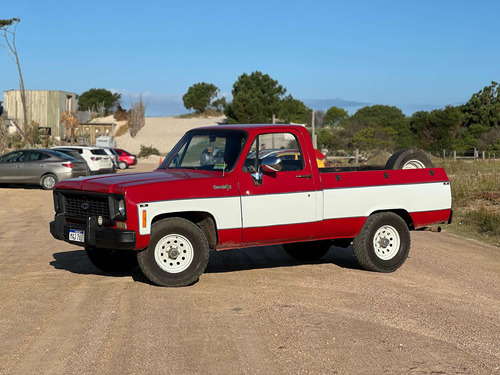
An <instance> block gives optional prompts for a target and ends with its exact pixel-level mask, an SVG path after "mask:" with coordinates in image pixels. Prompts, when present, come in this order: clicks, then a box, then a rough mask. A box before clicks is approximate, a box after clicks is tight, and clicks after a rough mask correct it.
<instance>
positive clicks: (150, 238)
mask: <svg viewBox="0 0 500 375" xmlns="http://www.w3.org/2000/svg"><path fill="white" fill-rule="evenodd" d="M414 155H416V154H415V153H413V154H412V150H407V151H405V152H398V153H396V154H394V155H393V157H391V159H389V161H388V164H387V165H389V167H392V168H398V167H400V166H401V165H403V164H404V165H405V166H406V167H410V168H413V169H387V165H386V168H380V169H379V170H375V169H368V168H367V169H366V170H360V169H359V168H352V167H351V168H339V167H333V168H318V164H317V161H316V154H315V150H314V148H313V145H312V142H311V139H310V137H309V134H308V132H307V130H306V129H305V128H304V127H302V126H295V125H236V126H230V125H227V126H214V127H206V128H198V129H193V130H191V131H189V132H187V133H186V134H185V136H184V137H183V138H182V139H181V140H180V141H179V142H178V144H177V145H176V146H175V147H174V149H173V150H172V151H171V152H170V154H169V155H168V156H167V157H166V158H165V161H164V162H163V163H162V164H161V165H160V166H159V168H158V169H156V170H155V171H152V172H147V173H124V174H118V175H107V176H98V177H87V178H78V179H72V180H65V181H60V182H59V183H58V184H57V185H56V188H55V190H54V206H55V211H56V214H55V220H54V221H52V222H51V223H50V232H51V233H52V235H53V236H54V237H55V238H56V239H59V240H63V241H67V242H70V243H72V244H76V245H81V246H84V247H85V250H86V252H87V254H88V256H89V258H90V260H91V262H92V263H93V264H94V265H95V266H96V267H98V268H99V269H101V270H103V271H126V270H130V269H132V268H134V267H136V266H137V264H139V266H140V268H141V270H142V271H143V273H144V274H145V275H146V277H147V278H148V279H149V280H150V281H151V282H153V283H155V284H157V285H162V286H183V285H189V284H192V283H194V282H196V281H197V280H198V278H199V277H200V275H201V274H202V273H203V272H204V270H205V268H206V266H207V263H208V259H209V251H210V250H225V249H232V248H242V247H249V246H259V245H270V244H282V245H283V247H284V249H285V250H286V251H287V253H288V254H290V255H291V256H292V257H294V258H296V259H299V260H304V261H312V260H316V259H319V258H320V257H322V256H323V255H325V253H326V252H327V251H328V249H329V248H330V246H331V245H337V246H343V247H347V246H349V245H350V244H351V243H352V244H353V248H354V253H355V255H356V257H357V259H358V261H359V263H360V265H361V266H362V267H363V268H365V269H368V270H372V271H380V272H392V271H395V270H396V269H397V268H399V267H400V266H401V265H402V264H403V263H404V261H405V260H406V258H407V257H408V253H409V250H410V233H409V231H410V230H416V229H422V228H426V227H429V226H431V225H435V224H439V223H449V222H451V217H452V211H451V191H450V182H449V180H448V177H447V176H446V173H445V171H444V170H443V169H442V168H422V167H425V166H426V164H425V162H423V161H421V160H419V159H418V158H413V156H414ZM402 163H403V164H402Z"/></svg>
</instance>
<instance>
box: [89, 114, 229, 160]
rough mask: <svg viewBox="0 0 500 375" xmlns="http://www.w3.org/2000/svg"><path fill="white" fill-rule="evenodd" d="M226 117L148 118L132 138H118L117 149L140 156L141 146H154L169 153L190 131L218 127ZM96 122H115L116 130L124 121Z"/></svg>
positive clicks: (100, 119)
mask: <svg viewBox="0 0 500 375" xmlns="http://www.w3.org/2000/svg"><path fill="white" fill-rule="evenodd" d="M224 119H225V117H224V116H220V117H199V118H177V117H146V125H145V126H144V127H143V128H142V129H141V130H140V131H139V133H137V135H136V136H135V138H132V137H131V136H130V134H129V133H126V134H125V135H122V136H120V137H116V138H115V141H116V147H119V148H123V149H125V150H127V151H129V152H131V153H133V154H138V153H139V151H140V150H141V145H144V146H153V147H155V148H157V149H158V151H160V152H161V153H162V154H166V153H168V152H169V151H170V150H171V149H172V147H173V146H175V144H176V143H177V141H178V140H179V139H180V138H181V137H182V136H183V135H184V133H185V132H187V131H188V130H190V129H193V128H197V127H200V126H210V125H218V124H219V123H221V122H223V121H224ZM94 122H114V123H116V125H117V126H116V128H115V132H116V130H117V129H118V128H119V127H120V126H122V125H123V124H124V123H125V122H124V121H116V120H115V119H114V117H113V116H108V117H105V118H99V119H95V120H94Z"/></svg>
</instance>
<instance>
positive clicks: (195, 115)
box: [176, 109, 224, 118]
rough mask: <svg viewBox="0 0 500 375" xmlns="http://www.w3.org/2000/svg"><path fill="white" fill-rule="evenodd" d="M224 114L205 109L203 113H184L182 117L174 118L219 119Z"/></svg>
mask: <svg viewBox="0 0 500 375" xmlns="http://www.w3.org/2000/svg"><path fill="white" fill-rule="evenodd" d="M223 115H224V113H223V112H220V111H216V110H213V109H207V110H206V111H205V112H203V113H186V114H184V115H179V116H176V117H177V118H198V117H219V116H223Z"/></svg>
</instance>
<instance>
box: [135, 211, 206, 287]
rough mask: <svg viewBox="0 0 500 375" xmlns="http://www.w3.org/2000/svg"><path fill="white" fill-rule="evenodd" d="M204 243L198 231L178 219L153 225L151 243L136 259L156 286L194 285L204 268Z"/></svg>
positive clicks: (190, 224) (203, 237) (192, 225)
mask: <svg viewBox="0 0 500 375" xmlns="http://www.w3.org/2000/svg"><path fill="white" fill-rule="evenodd" d="M208 257H209V248H208V242H207V239H206V237H205V235H204V234H203V232H202V231H201V229H200V228H199V227H198V226H197V225H196V224H194V223H192V222H191V221H188V220H186V219H182V218H168V219H163V220H160V221H157V222H156V223H154V224H153V226H152V227H151V239H150V242H149V246H148V248H147V249H146V250H143V251H141V252H139V254H138V255H137V259H138V261H139V267H140V268H141V270H142V272H143V273H144V275H145V276H146V277H147V278H148V279H149V280H150V281H151V282H152V283H154V284H156V285H159V286H187V285H191V284H193V283H195V282H196V281H197V280H198V279H199V277H200V275H201V274H202V273H203V272H204V271H205V268H206V267H207V264H208Z"/></svg>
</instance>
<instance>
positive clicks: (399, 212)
mask: <svg viewBox="0 0 500 375" xmlns="http://www.w3.org/2000/svg"><path fill="white" fill-rule="evenodd" d="M381 212H392V213H394V214H396V215H398V216H399V217H401V219H403V220H404V222H405V223H406V225H407V226H408V229H409V230H414V229H415V224H414V223H413V219H412V218H411V215H410V214H409V213H408V211H406V210H405V209H402V208H400V209H387V210H377V211H374V212H372V213H371V214H370V215H369V216H372V215H375V214H378V213H381Z"/></svg>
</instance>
